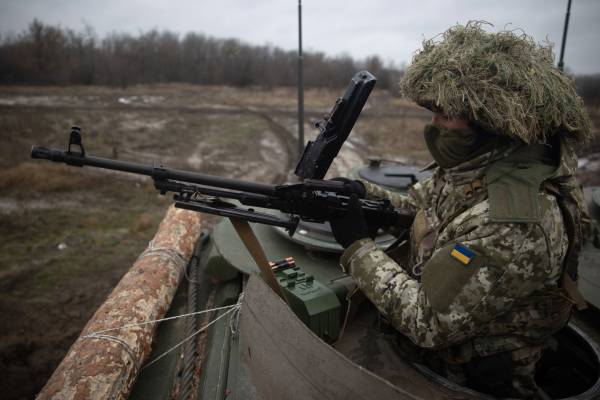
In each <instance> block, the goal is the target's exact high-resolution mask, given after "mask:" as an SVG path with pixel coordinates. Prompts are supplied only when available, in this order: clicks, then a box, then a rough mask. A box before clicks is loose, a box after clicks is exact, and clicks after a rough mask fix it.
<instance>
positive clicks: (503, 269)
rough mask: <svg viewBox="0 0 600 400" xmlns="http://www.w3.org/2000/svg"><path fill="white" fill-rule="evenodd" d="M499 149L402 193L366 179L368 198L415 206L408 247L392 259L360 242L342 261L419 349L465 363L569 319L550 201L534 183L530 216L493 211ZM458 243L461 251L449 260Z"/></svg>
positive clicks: (555, 210)
mask: <svg viewBox="0 0 600 400" xmlns="http://www.w3.org/2000/svg"><path fill="white" fill-rule="evenodd" d="M505 156H506V154H494V153H493V152H492V153H488V154H484V155H482V156H480V157H478V158H476V159H474V160H471V161H469V162H467V163H463V164H461V165H459V166H457V167H454V168H452V169H447V170H442V169H439V168H438V169H436V170H435V171H434V174H433V176H432V177H431V178H429V179H427V180H424V181H422V182H419V183H417V184H415V185H414V186H413V187H412V189H411V190H410V191H409V193H408V195H402V194H398V193H395V192H390V191H387V190H385V189H383V188H381V187H379V186H376V185H373V184H371V183H368V182H364V183H365V186H366V189H367V195H368V197H370V198H388V199H389V200H390V201H391V202H392V203H393V204H394V206H396V207H401V208H408V209H411V210H413V211H414V212H415V214H416V216H415V221H414V223H413V226H412V228H411V238H410V246H409V251H408V254H407V257H406V258H405V259H404V260H400V261H398V260H394V259H392V258H391V257H390V256H388V255H387V254H386V253H385V252H384V251H383V250H380V249H378V248H377V247H376V246H375V243H374V242H373V241H372V240H371V239H361V240H358V241H356V242H355V243H353V244H352V245H351V246H350V247H349V248H348V249H347V250H346V251H345V253H344V254H343V256H342V258H341V261H340V262H341V264H342V266H343V267H344V268H345V269H346V271H348V272H349V273H350V274H351V275H352V276H353V277H354V279H355V280H356V283H357V284H358V286H359V287H360V289H361V290H362V291H363V292H364V293H365V295H366V296H367V297H368V298H369V299H370V300H371V301H372V302H373V303H374V304H375V306H376V307H377V308H378V309H379V311H380V312H381V313H382V314H383V315H384V316H385V317H386V318H387V319H388V320H389V321H390V323H391V324H392V325H393V326H394V327H395V328H396V329H397V330H398V331H400V332H401V333H402V334H404V335H405V336H406V337H408V338H409V339H410V340H411V341H412V342H413V343H415V344H416V345H418V346H419V347H421V348H429V349H453V350H456V349H458V350H459V353H461V352H463V353H464V352H465V351H466V352H467V353H469V354H456V356H457V357H458V358H461V357H462V358H465V361H468V359H470V357H472V356H473V355H474V353H473V352H475V353H477V354H478V355H480V356H485V355H490V354H494V353H498V352H501V351H508V350H515V349H519V348H523V347H527V346H532V345H536V344H539V343H541V342H542V341H543V340H544V339H545V338H546V337H547V336H549V335H550V334H552V333H554V332H555V331H556V330H558V329H560V328H561V327H562V326H563V325H564V324H565V323H566V321H567V320H568V316H569V310H570V305H571V304H570V303H569V302H567V301H565V298H564V295H563V293H562V291H561V289H560V288H559V284H558V282H559V279H560V277H561V274H562V265H563V259H564V257H565V253H566V251H567V247H568V243H569V242H568V238H567V235H566V232H565V229H564V227H563V216H562V214H561V210H560V208H559V206H558V204H557V201H556V198H555V197H554V196H553V195H551V194H549V193H547V192H546V191H542V190H539V189H536V193H535V194H536V196H537V197H538V200H539V202H540V207H541V211H542V213H541V215H540V218H538V219H537V220H534V221H532V222H510V221H504V222H498V221H497V220H495V219H494V218H492V217H491V211H490V198H489V196H488V192H489V190H488V189H489V188H488V186H489V182H488V178H489V176H488V175H486V172H487V171H488V166H490V165H491V164H492V163H494V162H497V161H498V160H500V159H502V158H503V157H505ZM559 170H560V168H559ZM556 174H557V171H555V172H554V175H556ZM538 187H539V184H538ZM517 220H518V219H517ZM457 244H458V245H459V246H460V247H459V248H458V250H459V251H461V249H463V250H464V251H463V253H465V254H466V256H465V255H464V254H462V256H461V255H460V254H459V255H458V257H457V254H456V250H457V247H456V245H457ZM465 249H466V250H465ZM465 257H466V259H465ZM397 261H398V262H397ZM465 344H468V346H465ZM458 362H460V361H458Z"/></svg>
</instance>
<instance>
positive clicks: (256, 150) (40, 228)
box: [0, 85, 600, 399]
mask: <svg viewBox="0 0 600 400" xmlns="http://www.w3.org/2000/svg"><path fill="white" fill-rule="evenodd" d="M340 94H341V91H334V90H309V91H308V92H307V93H306V94H305V101H306V125H305V132H306V135H307V139H310V138H312V137H314V136H315V134H316V131H315V130H314V129H312V127H311V123H313V122H316V121H317V120H318V119H319V118H321V116H322V115H324V114H325V113H327V112H328V111H329V110H330V108H331V106H332V105H333V102H334V100H335V98H336V97H337V96H339V95H340ZM596 114H600V112H595V115H596ZM429 118H430V114H429V112H427V111H424V110H422V109H419V108H418V107H415V106H413V105H410V104H409V103H407V102H405V101H404V100H401V99H399V98H397V97H395V96H392V95H390V94H389V93H387V92H384V91H378V90H375V91H374V93H373V94H372V96H371V99H370V101H369V103H368V105H367V107H366V109H365V111H364V112H363V115H362V116H361V118H360V120H359V122H358V123H357V125H356V128H355V130H354V131H353V133H352V135H351V137H350V139H349V141H348V142H347V144H346V145H345V146H344V148H343V150H342V153H341V156H340V157H339V158H338V159H337V160H336V162H335V163H334V166H333V167H332V171H331V172H330V176H338V175H343V174H344V173H345V172H346V171H347V170H348V168H352V167H354V166H357V165H359V164H361V163H363V162H364V161H365V160H366V158H367V157H368V156H370V155H378V156H382V157H384V158H388V159H398V160H402V161H406V162H411V163H416V164H420V165H423V164H425V163H426V162H428V161H429V156H428V153H427V150H426V147H425V146H424V143H423V141H422V139H421V136H422V135H421V132H422V129H423V126H424V124H425V123H426V122H427V120H428V119H429ZM74 125H77V126H80V127H81V128H82V131H83V136H84V145H85V149H86V151H87V152H88V153H89V154H94V155H98V156H106V157H112V158H118V159H121V160H131V161H133V160H137V161H139V162H144V163H155V162H158V163H162V164H164V165H165V166H169V167H175V168H185V169H192V170H196V171H199V172H204V173H209V174H214V175H221V176H226V177H235V178H242V179H249V180H255V181H259V182H265V183H268V182H283V181H285V180H286V179H288V177H289V176H290V175H289V172H290V170H291V169H293V167H294V166H295V162H296V158H297V157H296V154H295V152H296V148H297V144H296V141H295V137H296V132H297V122H296V93H295V90H294V89H292V88H280V89H272V90H263V89H257V88H248V89H234V88H229V87H202V86H191V85H151V86H150V85H148V86H138V87H131V88H128V89H125V90H121V89H110V88H102V87H66V88H51V87H0V139H1V143H2V146H0V239H1V240H0V319H1V320H2V324H0V371H1V373H0V393H2V398H5V399H21V398H23V399H25V398H32V397H33V396H34V395H35V393H37V391H38V390H39V389H40V388H41V387H42V385H43V384H44V382H45V381H46V380H47V378H48V377H49V375H50V374H51V372H52V371H53V369H54V368H55V367H56V365H57V364H58V363H59V362H60V360H61V359H62V357H63V355H64V353H65V351H66V350H67V349H68V347H69V346H70V345H71V343H72V342H73V341H74V340H75V339H76V338H77V335H78V333H79V331H80V330H81V329H82V327H83V325H84V324H85V322H86V321H87V320H88V318H89V317H90V316H91V315H92V313H93V312H94V310H95V309H96V308H97V307H98V306H99V305H100V303H101V302H102V301H103V300H104V298H105V297H106V296H107V294H108V293H109V292H110V290H111V289H112V287H114V285H115V284H116V283H117V282H118V281H119V279H120V278H121V276H122V275H123V274H124V273H125V272H126V271H127V269H128V268H129V267H130V266H131V265H132V263H133V262H134V261H135V259H136V257H137V255H138V254H139V253H140V252H141V251H142V250H143V249H144V248H145V246H146V245H147V242H148V241H149V240H150V239H151V238H152V236H153V232H154V231H155V229H156V227H157V225H158V223H159V222H160V220H161V219H162V216H163V214H164V211H165V209H166V207H167V206H168V205H169V204H170V199H169V198H168V197H164V196H160V195H158V194H157V193H156V192H155V190H154V189H153V187H152V184H151V182H149V180H147V179H140V178H138V177H134V176H130V175H127V174H123V173H113V172H107V171H99V170H92V169H89V168H84V169H77V168H73V167H66V166H60V165H53V164H51V163H49V162H46V161H34V160H31V159H30V158H29V153H30V148H31V145H33V144H37V145H44V146H48V147H58V148H65V146H66V144H67V141H68V133H69V129H70V127H71V126H74ZM596 126H600V124H598V123H596ZM598 152H600V149H599V150H598ZM599 163H600V157H598V156H597V155H594V154H591V155H590V156H589V157H588V158H587V163H586V165H587V168H588V170H587V172H586V175H585V176H584V180H585V181H586V183H588V184H589V183H590V182H594V180H597V176H598V174H597V170H594V169H590V166H595V165H596V164H599ZM593 168H595V167H593ZM599 169H600V166H599ZM596 183H598V182H596ZM215 220H216V219H215V218H213V217H209V218H208V223H207V226H210V225H211V224H213V223H214V222H215Z"/></svg>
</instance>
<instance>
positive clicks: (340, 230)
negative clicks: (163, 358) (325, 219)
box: [329, 194, 369, 248]
mask: <svg viewBox="0 0 600 400" xmlns="http://www.w3.org/2000/svg"><path fill="white" fill-rule="evenodd" d="M329 223H330V224H331V232H332V233H333V237H334V238H335V240H336V242H338V243H339V244H341V245H342V247H343V248H347V247H349V246H350V245H351V244H352V243H354V242H356V241H357V240H359V239H364V238H366V237H369V228H368V226H367V222H366V221H365V214H364V212H363V210H362V208H361V206H360V202H359V201H358V196H357V195H355V194H353V195H351V196H350V199H349V201H348V211H347V212H346V213H345V214H341V215H340V216H338V217H335V218H332V219H331V220H330V221H329Z"/></svg>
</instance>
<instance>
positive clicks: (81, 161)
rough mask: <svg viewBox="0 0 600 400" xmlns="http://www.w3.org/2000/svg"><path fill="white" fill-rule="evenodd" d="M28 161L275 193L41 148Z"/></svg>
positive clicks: (234, 182)
mask: <svg viewBox="0 0 600 400" xmlns="http://www.w3.org/2000/svg"><path fill="white" fill-rule="evenodd" d="M31 158H41V159H45V160H50V161H54V162H60V163H65V164H69V165H75V166H79V167H83V166H85V165H87V166H90V167H96V168H103V169H110V170H116V171H123V172H130V173H133V174H138V175H146V176H150V177H152V178H153V179H170V180H175V181H181V182H187V183H196V184H199V185H204V186H213V187H218V188H222V189H231V190H239V191H245V192H250V193H256V194H264V195H271V194H272V193H273V192H274V191H275V186H273V185H267V184H263V183H256V182H247V181H243V180H240V179H231V178H222V177H219V176H213V175H207V174H201V173H198V172H191V171H183V170H178V169H173V168H165V167H162V166H160V167H155V166H150V165H145V164H139V163H134V162H128V161H119V160H113V159H110V158H103V157H95V156H87V155H82V154H80V153H72V152H68V151H63V150H58V149H48V148H46V147H41V146H33V147H32V148H31Z"/></svg>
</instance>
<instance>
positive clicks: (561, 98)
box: [400, 21, 591, 143]
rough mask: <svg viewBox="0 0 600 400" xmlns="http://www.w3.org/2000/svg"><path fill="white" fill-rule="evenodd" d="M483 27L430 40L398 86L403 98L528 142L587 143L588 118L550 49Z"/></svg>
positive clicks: (453, 30)
mask: <svg viewBox="0 0 600 400" xmlns="http://www.w3.org/2000/svg"><path fill="white" fill-rule="evenodd" d="M485 24H487V23H485V22H481V21H471V22H469V23H467V24H466V25H465V26H463V25H456V26H453V27H451V28H450V29H448V30H447V31H446V32H444V33H443V34H441V35H439V36H438V37H435V38H433V39H429V40H425V41H424V42H423V49H422V50H420V51H418V52H417V53H416V54H415V56H414V58H413V60H412V63H411V64H410V66H409V67H408V68H407V69H406V72H405V74H404V76H403V78H402V81H401V82H400V88H401V91H402V94H403V95H404V96H405V97H408V98H410V99H411V100H413V101H415V102H416V103H417V104H420V105H422V106H424V107H427V108H429V109H431V110H435V111H442V112H443V113H444V114H446V115H447V116H448V117H451V118H456V117H462V118H467V119H469V120H471V121H475V122H476V123H477V124H479V125H480V126H482V127H483V128H485V129H487V130H489V131H491V132H493V133H496V134H501V135H506V136H511V137H516V138H519V139H521V140H522V141H524V142H526V143H532V142H537V141H545V140H546V139H548V138H550V137H551V136H553V135H555V134H556V133H558V132H564V133H565V134H566V135H567V137H570V138H572V139H573V140H575V141H577V142H584V141H586V140H587V139H590V136H591V121H590V118H589V116H588V114H587V112H586V110H585V108H584V105H583V101H582V100H581V98H580V97H579V96H578V95H577V94H576V92H575V85H574V83H573V80H572V79H570V78H569V77H567V76H566V75H564V74H563V73H562V72H560V71H559V70H558V69H557V68H556V67H555V66H554V56H553V54H552V45H551V44H548V43H545V44H538V43H536V42H535V41H534V40H533V38H531V37H530V36H528V35H526V34H525V33H522V32H520V31H501V32H498V33H488V32H486V31H485V30H484V29H483V27H482V26H483V25H485ZM487 25H491V24H487Z"/></svg>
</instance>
